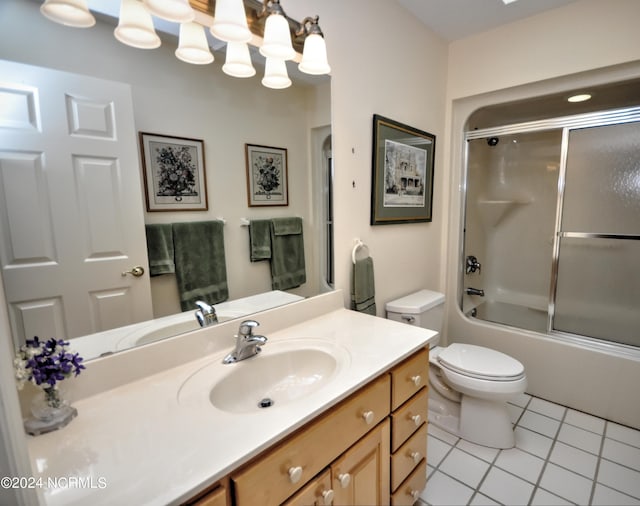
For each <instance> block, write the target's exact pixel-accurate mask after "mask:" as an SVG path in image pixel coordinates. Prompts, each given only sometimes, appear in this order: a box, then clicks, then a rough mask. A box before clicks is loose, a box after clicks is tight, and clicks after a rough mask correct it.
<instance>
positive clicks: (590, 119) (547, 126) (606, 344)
mask: <svg viewBox="0 0 640 506" xmlns="http://www.w3.org/2000/svg"><path fill="white" fill-rule="evenodd" d="M635 122H640V106H639V107H626V108H621V109H612V110H607V111H599V112H594V113H585V114H577V115H572V116H560V117H556V118H550V119H545V120H539V121H529V122H523V123H514V124H510V125H504V126H499V127H491V128H485V129H478V130H471V131H466V132H464V137H463V139H464V141H465V146H464V156H463V163H464V165H463V173H462V177H463V181H462V185H461V192H462V215H461V218H462V228H461V231H462V241H461V244H462V247H461V248H460V255H459V263H458V265H459V269H458V272H459V283H458V303H459V307H460V309H461V310H462V311H463V313H464V308H463V302H464V282H465V280H464V255H465V251H466V246H467V244H466V223H467V181H468V175H469V174H468V170H469V142H468V141H470V140H473V139H484V138H487V137H499V136H501V135H511V134H520V133H531V132H540V131H548V130H562V139H561V144H560V168H559V174H558V194H557V199H556V215H555V229H554V234H553V249H552V257H551V277H550V289H549V299H548V311H547V333H548V334H549V335H552V336H554V337H558V338H560V339H563V340H565V341H568V342H573V343H576V344H580V345H587V346H589V347H594V348H596V349H602V350H607V351H616V352H622V353H624V354H630V355H633V356H638V355H640V349H639V348H638V347H636V346H632V345H628V344H625V343H618V342H615V341H607V340H603V339H600V338H597V337H591V336H584V335H580V334H571V333H569V332H563V331H559V330H555V329H554V328H553V322H554V316H555V305H556V290H557V284H558V264H559V261H560V239H562V238H578V239H594V238H599V239H600V238H602V239H619V240H632V241H638V240H640V235H637V234H609V233H586V232H562V231H561V227H562V210H563V204H564V192H565V184H566V171H567V154H568V150H569V134H570V133H571V131H572V130H578V129H583V128H590V127H600V126H608V125H618V124H623V123H635ZM491 323H494V324H496V325H505V324H501V323H497V322H491ZM507 326H510V325H507ZM516 328H519V327H516ZM521 330H526V329H521Z"/></svg>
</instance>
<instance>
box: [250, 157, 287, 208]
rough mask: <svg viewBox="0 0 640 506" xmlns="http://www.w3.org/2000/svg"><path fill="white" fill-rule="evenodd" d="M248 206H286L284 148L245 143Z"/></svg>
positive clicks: (285, 161) (285, 159)
mask: <svg viewBox="0 0 640 506" xmlns="http://www.w3.org/2000/svg"><path fill="white" fill-rule="evenodd" d="M245 155H246V163H247V200H248V204H249V207H259V206H288V205H289V182H288V178H289V174H288V167H287V150H286V148H274V147H269V146H259V145H256V144H245Z"/></svg>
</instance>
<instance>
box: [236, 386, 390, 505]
mask: <svg viewBox="0 0 640 506" xmlns="http://www.w3.org/2000/svg"><path fill="white" fill-rule="evenodd" d="M390 388H391V387H390V379H389V375H387V374H385V375H383V376H381V377H380V378H379V379H377V380H375V381H374V382H373V383H372V384H370V385H368V386H366V387H364V388H363V389H362V390H360V391H359V392H357V393H355V394H354V395H352V396H351V397H349V398H348V399H346V400H345V401H343V402H341V403H340V404H338V405H337V406H335V407H333V408H331V409H330V410H328V414H327V415H323V416H321V417H319V418H318V419H316V420H314V421H313V422H311V423H309V424H308V425H307V426H306V427H305V428H304V429H302V430H301V431H300V432H298V433H296V434H294V435H293V436H291V437H290V438H288V439H286V440H284V441H283V442H282V443H281V444H279V445H278V448H276V449H274V450H271V451H268V452H267V453H265V454H263V455H261V456H259V457H258V458H257V459H256V463H255V464H254V465H249V466H247V467H245V468H244V469H242V470H241V471H239V472H237V473H234V474H233V475H232V476H231V479H232V480H233V481H234V483H235V495H236V504H237V506H254V505H256V504H260V505H265V506H266V505H269V504H280V503H281V502H282V501H284V500H285V499H286V498H287V497H290V496H291V495H292V494H293V493H295V492H296V491H297V490H298V489H299V488H301V487H302V486H303V485H304V484H305V483H306V482H308V481H309V480H310V479H311V478H312V477H313V476H315V475H316V474H317V473H318V472H320V471H321V470H322V469H323V468H324V467H325V466H326V465H327V463H329V462H331V461H332V460H334V459H335V458H337V457H338V456H339V455H340V454H341V453H342V452H343V451H344V450H345V448H348V447H350V446H351V445H352V444H353V443H355V442H356V441H357V440H358V439H360V438H361V437H362V436H363V435H364V434H366V433H367V432H368V431H369V430H371V429H372V428H373V427H374V426H375V425H376V424H378V423H379V422H380V421H381V420H383V419H384V418H385V417H386V416H387V415H388V414H389V396H390ZM368 413H370V416H369V417H366V416H365V415H366V414H368ZM365 418H367V419H365ZM298 468H300V469H298ZM290 473H292V474H293V475H294V476H295V477H296V478H298V479H297V480H296V479H295V478H293V479H292V478H291V476H290ZM297 474H300V476H296V475H297Z"/></svg>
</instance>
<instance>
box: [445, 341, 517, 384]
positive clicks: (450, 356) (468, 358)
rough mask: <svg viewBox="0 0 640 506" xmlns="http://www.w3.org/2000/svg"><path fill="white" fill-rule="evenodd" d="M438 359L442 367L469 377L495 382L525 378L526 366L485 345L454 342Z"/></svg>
mask: <svg viewBox="0 0 640 506" xmlns="http://www.w3.org/2000/svg"><path fill="white" fill-rule="evenodd" d="M437 360H438V364H439V365H440V367H443V368H445V369H448V370H449V371H451V372H454V373H456V375H462V376H466V377H468V378H475V379H479V380H485V381H494V382H503V381H506V382H510V381H518V380H521V379H523V378H524V366H523V365H522V364H521V363H520V362H518V361H517V360H516V359H514V358H512V357H510V356H509V355H505V354H504V353H501V352H499V351H496V350H492V349H489V348H484V347H483V346H475V345H472V344H462V343H453V344H450V345H449V346H447V347H446V348H444V349H442V350H441V351H440V353H439V354H438V357H437Z"/></svg>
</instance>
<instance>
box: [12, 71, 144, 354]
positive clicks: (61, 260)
mask: <svg viewBox="0 0 640 506" xmlns="http://www.w3.org/2000/svg"><path fill="white" fill-rule="evenodd" d="M0 74H1V75H2V76H3V80H4V81H5V83H4V85H3V87H2V89H0V104H2V107H0V126H1V127H2V133H1V134H0V194H1V195H2V198H1V199H0V201H1V202H2V204H1V205H0V234H1V237H2V247H1V248H0V255H1V261H2V278H3V281H4V285H5V287H4V288H5V292H6V296H7V301H8V304H9V308H10V311H9V313H10V315H9V316H10V320H11V325H12V328H13V334H14V336H15V339H16V341H18V342H16V343H15V344H16V345H19V344H21V341H23V340H24V339H25V338H32V337H33V336H34V335H38V336H40V337H41V338H49V337H63V338H64V337H68V336H79V335H85V334H90V333H94V332H98V331H102V330H107V329H110V328H114V327H119V326H122V325H127V324H130V323H135V322H139V321H143V320H148V319H150V318H152V310H151V295H150V288H149V277H148V274H147V273H148V264H147V254H146V242H145V237H144V235H141V234H139V233H137V232H136V230H137V231H139V230H141V229H142V228H143V224H144V223H143V212H142V203H141V202H140V199H139V196H140V191H141V190H140V180H139V174H138V170H137V167H138V161H137V148H136V145H135V138H136V137H135V126H134V120H133V106H132V99H131V91H130V88H129V87H128V86H126V85H123V84H121V83H114V82H110V81H105V80H101V79H94V78H88V77H84V76H79V75H75V74H68V73H64V72H58V71H53V70H48V69H43V68H38V67H31V66H27V65H21V64H17V63H12V62H7V61H0ZM136 266H141V267H142V268H143V269H144V271H145V273H144V274H143V275H142V276H133V275H123V274H122V273H123V272H126V271H131V270H132V269H133V268H134V267H136Z"/></svg>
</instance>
